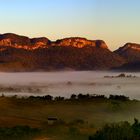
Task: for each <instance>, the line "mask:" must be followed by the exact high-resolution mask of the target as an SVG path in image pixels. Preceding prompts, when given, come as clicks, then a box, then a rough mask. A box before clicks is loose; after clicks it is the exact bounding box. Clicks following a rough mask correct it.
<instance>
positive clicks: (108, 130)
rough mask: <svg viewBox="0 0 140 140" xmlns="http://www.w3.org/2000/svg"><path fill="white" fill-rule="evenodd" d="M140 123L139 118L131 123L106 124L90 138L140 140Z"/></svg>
mask: <svg viewBox="0 0 140 140" xmlns="http://www.w3.org/2000/svg"><path fill="white" fill-rule="evenodd" d="M139 139H140V123H139V121H138V120H137V119H135V122H134V123H133V124H132V125H131V124H130V123H129V122H127V121H126V122H121V123H112V124H106V125H105V126H104V127H103V128H102V129H101V130H99V131H97V132H96V133H95V134H94V135H93V136H90V137H89V140H139Z"/></svg>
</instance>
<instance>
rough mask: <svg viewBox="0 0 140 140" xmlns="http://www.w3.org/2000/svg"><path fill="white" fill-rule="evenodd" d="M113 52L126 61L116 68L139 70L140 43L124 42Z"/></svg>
mask: <svg viewBox="0 0 140 140" xmlns="http://www.w3.org/2000/svg"><path fill="white" fill-rule="evenodd" d="M114 53H116V54H118V55H120V56H121V57H123V58H124V59H125V60H126V63H125V64H124V65H122V66H121V67H118V68H117V69H120V70H128V71H129V70H131V71H140V44H136V43H126V44H125V45H124V46H123V47H120V48H119V49H117V50H116V51H114Z"/></svg>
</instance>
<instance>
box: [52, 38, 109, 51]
mask: <svg viewBox="0 0 140 140" xmlns="http://www.w3.org/2000/svg"><path fill="white" fill-rule="evenodd" d="M54 45H57V46H72V47H77V48H83V47H88V46H92V47H100V48H106V49H107V48H108V47H107V45H106V44H105V42H104V41H102V40H95V41H92V40H87V39H85V38H78V37H72V38H65V39H62V40H57V41H56V42H55V44H54Z"/></svg>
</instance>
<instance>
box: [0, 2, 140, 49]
mask: <svg viewBox="0 0 140 140" xmlns="http://www.w3.org/2000/svg"><path fill="white" fill-rule="evenodd" d="M139 15H140V0H0V33H7V32H8V33H9V32H10V33H16V34H20V35H25V36H29V37H41V36H45V37H47V38H49V39H51V40H57V39H61V38H65V37H85V38H87V39H91V40H96V39H102V40H104V41H105V42H106V43H107V45H108V46H109V48H110V49H111V50H115V49H117V48H118V47H120V46H123V45H124V44H125V43H127V42H135V43H140V31H139V29H140V16H139Z"/></svg>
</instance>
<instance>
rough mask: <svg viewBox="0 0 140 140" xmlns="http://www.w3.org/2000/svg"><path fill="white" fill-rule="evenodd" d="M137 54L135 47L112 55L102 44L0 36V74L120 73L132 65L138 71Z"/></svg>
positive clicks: (139, 53)
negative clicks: (10, 72) (108, 71)
mask: <svg viewBox="0 0 140 140" xmlns="http://www.w3.org/2000/svg"><path fill="white" fill-rule="evenodd" d="M139 50H140V45H139V44H136V43H126V44H125V45H124V46H123V47H120V48H119V49H117V50H116V51H114V52H112V51H110V49H109V48H108V46H107V44H106V43H105V41H103V40H88V39H86V38H81V37H69V38H64V39H59V40H56V41H51V40H49V39H48V38H46V37H39V38H29V37H26V36H21V35H17V34H13V33H6V34H0V71H17V72H19V71H48V70H65V69H73V70H114V69H115V70H116V69H120V70H121V69H122V68H123V69H128V68H130V67H131V63H132V66H134V64H135V62H137V63H136V64H135V65H137V68H138V64H139V62H140V51H139ZM127 65H129V67H128V66H127Z"/></svg>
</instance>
